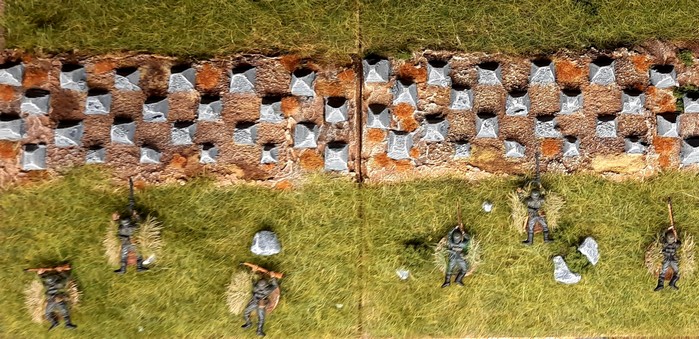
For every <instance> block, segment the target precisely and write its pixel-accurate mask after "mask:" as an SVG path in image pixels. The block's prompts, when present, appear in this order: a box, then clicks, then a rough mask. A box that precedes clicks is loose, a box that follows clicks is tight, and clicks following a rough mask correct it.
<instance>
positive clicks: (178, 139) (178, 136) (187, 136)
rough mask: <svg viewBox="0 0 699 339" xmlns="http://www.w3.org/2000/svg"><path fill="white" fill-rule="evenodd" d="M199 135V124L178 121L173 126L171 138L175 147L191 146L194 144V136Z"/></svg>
mask: <svg viewBox="0 0 699 339" xmlns="http://www.w3.org/2000/svg"><path fill="white" fill-rule="evenodd" d="M196 133H197V124H196V123H193V122H191V121H178V122H176V123H174V124H172V135H171V137H170V139H171V141H172V144H173V145H175V146H181V145H191V144H193V143H194V135H195V134H196Z"/></svg>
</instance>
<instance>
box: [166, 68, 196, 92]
mask: <svg viewBox="0 0 699 339" xmlns="http://www.w3.org/2000/svg"><path fill="white" fill-rule="evenodd" d="M196 74H197V71H196V70H195V69H194V68H192V67H189V68H187V69H185V70H182V71H173V72H172V73H171V74H170V80H169V81H168V89H167V91H168V93H175V92H188V91H193V90H194V85H195V84H196Z"/></svg>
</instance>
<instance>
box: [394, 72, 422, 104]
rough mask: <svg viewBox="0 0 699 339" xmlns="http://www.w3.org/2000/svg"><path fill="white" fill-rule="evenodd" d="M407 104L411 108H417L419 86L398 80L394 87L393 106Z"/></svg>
mask: <svg viewBox="0 0 699 339" xmlns="http://www.w3.org/2000/svg"><path fill="white" fill-rule="evenodd" d="M400 103H406V104H408V105H410V106H413V107H416V106H417V85H416V84H415V83H414V82H412V81H408V80H400V79H398V80H396V83H395V85H393V104H394V105H398V104H400Z"/></svg>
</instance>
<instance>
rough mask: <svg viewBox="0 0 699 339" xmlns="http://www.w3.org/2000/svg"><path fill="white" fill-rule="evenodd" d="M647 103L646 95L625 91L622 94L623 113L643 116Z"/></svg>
mask: <svg viewBox="0 0 699 339" xmlns="http://www.w3.org/2000/svg"><path fill="white" fill-rule="evenodd" d="M645 103H646V95H645V94H644V93H643V92H638V93H636V92H632V91H624V92H622V93H621V104H622V108H621V113H624V114H643V112H644V110H643V106H644V105H645Z"/></svg>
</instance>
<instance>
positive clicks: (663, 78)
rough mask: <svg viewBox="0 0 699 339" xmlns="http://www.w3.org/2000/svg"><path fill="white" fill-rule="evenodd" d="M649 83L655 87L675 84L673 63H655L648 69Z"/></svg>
mask: <svg viewBox="0 0 699 339" xmlns="http://www.w3.org/2000/svg"><path fill="white" fill-rule="evenodd" d="M649 72H650V83H651V85H653V86H655V87H657V88H668V87H674V86H677V85H678V84H677V71H675V67H674V66H673V65H655V66H653V67H651V69H650V71H649Z"/></svg>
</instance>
